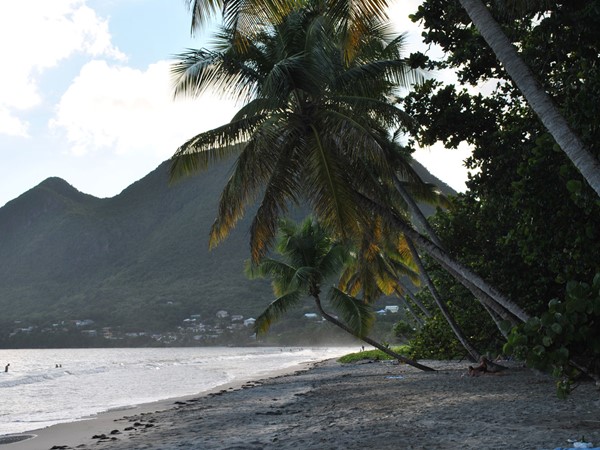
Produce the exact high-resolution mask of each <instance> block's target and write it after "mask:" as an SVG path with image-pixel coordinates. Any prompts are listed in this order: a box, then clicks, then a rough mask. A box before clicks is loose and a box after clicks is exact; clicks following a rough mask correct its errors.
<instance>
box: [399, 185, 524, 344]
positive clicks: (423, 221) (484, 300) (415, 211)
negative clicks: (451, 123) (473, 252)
mask: <svg viewBox="0 0 600 450" xmlns="http://www.w3.org/2000/svg"><path fill="white" fill-rule="evenodd" d="M394 185H395V187H396V190H397V191H398V193H399V194H400V196H401V197H402V199H403V200H404V201H405V202H406V204H407V206H408V209H409V211H410V212H411V214H412V215H413V216H414V217H415V219H416V220H417V222H418V223H419V225H421V226H422V227H423V228H424V230H425V232H426V233H427V235H428V236H429V238H430V239H431V241H432V242H433V243H434V244H435V245H437V246H438V247H439V248H440V249H441V250H444V246H443V245H442V241H441V240H440V238H439V237H438V235H437V233H436V232H435V230H434V229H433V228H432V227H431V225H430V224H429V221H428V220H427V218H426V217H425V215H424V214H423V212H422V211H421V209H420V208H419V205H417V203H416V202H415V201H414V199H413V198H412V196H411V195H410V194H409V193H408V192H407V191H406V189H405V188H404V186H403V185H402V183H401V182H400V180H398V178H397V177H394ZM442 267H443V268H444V270H446V271H447V272H448V273H449V274H450V275H452V276H453V277H454V278H455V279H457V280H458V277H460V274H458V273H457V272H455V271H454V270H452V269H451V268H450V267H448V266H446V265H443V264H442ZM461 284H463V285H464V286H465V287H466V288H467V289H468V290H469V291H471V293H472V294H473V296H475V298H476V299H477V300H479V302H480V303H481V304H482V305H483V307H484V308H486V310H487V311H488V312H489V313H490V315H491V317H492V320H494V323H495V324H496V326H497V327H498V329H499V330H500V333H502V335H503V336H504V335H505V334H506V332H505V331H504V330H503V329H502V328H501V327H500V324H499V322H498V321H497V317H496V316H492V311H493V312H494V313H495V314H496V315H498V316H500V317H502V318H503V319H504V320H508V321H510V322H511V323H512V324H513V325H516V322H515V320H514V316H511V315H509V313H508V311H507V310H506V309H505V308H503V307H502V306H501V305H499V304H498V303H496V301H495V300H494V299H493V298H492V297H490V296H489V295H488V294H486V293H485V292H483V291H482V290H481V289H479V288H477V287H476V286H475V285H474V284H473V283H470V282H469V280H465V279H463V282H462V283H461Z"/></svg>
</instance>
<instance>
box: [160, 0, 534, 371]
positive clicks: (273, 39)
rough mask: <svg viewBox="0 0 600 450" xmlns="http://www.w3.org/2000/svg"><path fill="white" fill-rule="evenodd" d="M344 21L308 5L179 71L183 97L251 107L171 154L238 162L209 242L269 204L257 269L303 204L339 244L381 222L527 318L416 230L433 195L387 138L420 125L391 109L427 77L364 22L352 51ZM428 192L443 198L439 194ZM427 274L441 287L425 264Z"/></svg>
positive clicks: (193, 164) (204, 161) (255, 254)
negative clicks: (281, 222)
mask: <svg viewBox="0 0 600 450" xmlns="http://www.w3.org/2000/svg"><path fill="white" fill-rule="evenodd" d="M346 25H347V22H345V21H344V20H341V19H339V18H338V17H337V16H336V15H335V14H333V15H332V14H330V10H328V9H327V8H326V7H325V6H324V5H323V4H321V3H319V2H306V3H305V4H302V5H301V7H299V8H297V9H293V10H291V11H290V12H289V13H288V14H287V15H284V16H282V17H278V18H277V20H276V21H274V22H273V23H263V24H262V26H261V27H257V28H255V29H254V30H253V34H252V39H251V40H247V41H244V42H243V45H239V41H238V39H239V37H240V35H239V32H238V31H239V30H238V29H237V28H227V26H225V27H224V28H223V31H222V32H221V34H219V36H218V42H219V44H218V45H216V48H218V50H207V49H201V50H198V51H196V50H191V51H188V52H186V53H184V54H181V55H179V62H178V63H176V64H175V65H174V66H173V74H174V77H175V91H176V94H177V95H185V94H191V95H197V94H198V93H201V92H203V91H204V90H205V89H207V88H217V89H218V90H219V91H220V92H221V93H222V94H223V95H224V96H227V95H229V96H234V97H236V98H239V99H240V100H243V101H244V102H246V103H245V106H243V107H242V109H241V110H240V111H239V112H238V113H237V114H236V115H235V116H234V118H233V119H232V121H231V122H230V123H228V124H225V125H223V126H221V127H218V128H215V129H213V130H210V131H207V132H204V133H200V134H198V135H197V136H195V137H193V138H191V139H190V140H188V141H187V142H186V143H184V144H183V145H182V146H181V147H180V148H179V149H178V151H177V152H176V154H175V155H174V156H173V158H172V172H171V173H172V176H173V178H174V179H177V178H178V177H181V176H184V175H188V174H190V173H193V172H195V171H198V170H204V169H206V168H207V167H208V166H209V165H210V164H212V163H213V162H214V161H217V160H219V159H222V158H223V157H226V156H230V155H238V156H237V162H236V164H235V168H234V172H233V174H232V176H231V178H230V179H229V181H228V183H227V185H226V187H225V189H224V191H223V194H222V196H221V200H220V206H219V211H218V214H217V219H216V220H215V224H214V225H213V227H212V230H211V234H210V244H211V246H215V245H217V244H218V243H219V242H221V241H222V240H223V239H224V238H225V237H226V236H227V235H228V233H229V232H230V231H231V229H232V228H233V227H234V226H235V223H236V222H237V221H238V220H239V219H240V218H241V217H242V216H243V215H244V213H245V208H246V207H247V205H249V204H251V203H253V202H254V201H255V200H256V199H257V197H258V198H260V197H262V199H261V200H260V201H259V207H258V210H257V212H256V214H255V216H254V219H253V222H252V227H251V230H250V249H251V257H252V260H253V261H254V262H255V263H256V262H258V261H259V260H260V259H261V258H262V257H263V256H264V255H265V254H266V252H267V251H268V249H269V247H270V246H271V245H272V242H273V240H274V237H275V232H276V222H277V219H278V218H279V217H281V216H282V215H285V214H286V213H287V211H288V208H289V205H290V204H293V203H298V202H300V201H301V200H302V201H306V202H307V203H308V205H309V207H310V209H311V211H312V212H313V213H314V214H315V215H316V217H317V219H318V220H319V221H320V222H321V223H323V224H325V225H326V226H327V227H328V228H329V229H330V231H331V232H332V233H335V235H336V236H339V237H340V239H354V240H355V241H357V240H360V239H362V237H361V236H365V235H366V234H367V233H369V232H370V231H371V230H372V229H373V224H374V223H376V222H377V221H379V222H381V223H383V224H384V227H385V228H386V229H392V228H393V229H395V230H396V231H395V235H399V234H403V235H404V238H405V239H406V241H407V245H408V246H409V247H410V246H412V245H414V246H416V247H418V249H419V251H422V252H425V253H427V254H428V255H430V256H431V257H432V258H434V259H435V260H436V261H438V262H439V263H440V264H442V265H443V266H444V267H445V268H446V269H447V270H448V271H449V272H450V273H451V274H452V275H453V276H454V277H456V278H457V279H458V280H459V282H461V283H463V284H464V285H465V286H467V288H468V289H470V290H471V291H472V292H474V293H476V297H477V298H478V299H479V300H480V301H482V302H483V301H485V302H487V303H488V304H489V305H491V306H488V308H492V309H493V308H495V309H496V311H499V312H497V313H496V314H500V315H503V316H505V317H507V318H508V320H510V319H513V318H515V317H516V318H517V319H516V320H526V319H527V317H528V315H527V313H526V312H525V311H524V310H523V309H522V308H520V307H519V305H517V304H516V303H514V302H512V301H511V300H510V299H508V298H507V297H506V296H505V295H503V294H501V293H500V292H499V291H498V290H497V289H495V288H494V287H493V286H491V285H489V284H488V283H487V282H486V281H485V280H483V279H482V278H481V277H480V276H478V275H477V274H476V273H474V272H473V271H472V270H471V269H469V268H468V267H466V266H464V265H462V264H461V263H460V262H459V261H457V260H455V259H454V258H452V256H451V255H449V254H448V253H446V252H445V251H444V250H443V249H442V248H441V247H440V246H439V245H437V244H435V243H433V242H432V241H430V240H429V239H428V238H427V237H425V236H424V235H422V234H421V233H419V232H418V231H416V230H415V228H413V226H412V225H411V223H410V217H409V215H408V214H407V213H406V205H405V204H403V201H406V197H407V195H408V194H410V195H409V196H415V195H417V196H418V195H424V193H426V192H427V189H426V186H425V185H424V184H423V183H420V184H419V183H418V181H419V180H418V178H416V177H414V173H413V172H412V171H410V170H407V168H408V167H409V165H408V163H407V162H408V160H409V155H408V154H407V153H406V151H405V149H404V148H403V147H400V146H399V145H397V144H396V143H395V142H394V140H393V138H392V136H390V134H389V131H390V130H394V129H396V130H402V129H405V128H406V127H407V125H408V123H409V122H411V119H410V117H408V116H407V115H406V114H404V112H403V111H402V110H401V109H399V108H397V107H396V105H394V103H393V101H394V99H395V98H396V96H397V93H398V87H399V86H401V85H406V83H407V82H409V81H411V80H412V81H418V80H419V79H420V78H419V73H418V72H416V71H414V70H412V69H411V68H410V67H409V65H408V61H406V60H404V59H402V57H401V55H400V50H401V45H402V36H395V37H394V36H393V35H392V34H390V33H389V32H388V31H387V26H386V25H385V24H383V23H381V22H379V21H377V20H372V21H370V22H369V23H368V24H367V23H366V22H365V23H363V24H362V26H361V35H360V39H359V40H358V41H356V42H354V47H353V48H352V50H351V51H349V50H348V47H347V43H348V38H349V33H350V31H349V30H348V29H347V28H346ZM367 25H368V26H367ZM349 55H351V57H350V56H349ZM357 149H359V151H356V150H357ZM267 162H268V163H267ZM356 180H361V181H360V185H359V184H358V183H356ZM415 182H416V183H415ZM415 184H416V188H417V190H415V188H414V185H415ZM428 192H429V194H434V193H435V192H434V191H433V190H432V189H431V188H430V187H429V191H428ZM430 196H431V195H430ZM369 240H370V239H369ZM416 251H417V250H415V249H413V250H412V253H413V258H414V259H415V261H418V260H419V258H418V257H417V258H415V256H416ZM420 273H421V276H422V277H423V279H424V280H425V282H426V284H427V285H428V287H429V289H430V290H431V289H433V285H432V284H431V283H428V282H427V277H426V276H425V272H424V270H423V269H422V268H421V270H420ZM438 298H439V297H438ZM437 306H438V307H439V308H441V309H442V311H443V312H444V317H445V318H446V320H447V321H448V322H449V323H450V324H451V327H452V329H453V331H454V333H455V334H456V335H457V336H458V337H459V340H460V342H461V343H462V344H463V346H465V348H466V349H467V352H468V353H469V354H470V356H471V358H472V359H475V360H476V359H478V356H479V352H478V351H477V350H476V349H475V348H474V347H473V345H472V344H471V343H470V342H469V339H468V337H467V336H466V335H464V333H462V332H461V329H460V327H459V325H458V324H457V323H456V321H454V320H453V319H452V316H451V314H450V313H449V312H448V310H447V308H445V304H444V302H443V301H442V300H439V301H438V302H437Z"/></svg>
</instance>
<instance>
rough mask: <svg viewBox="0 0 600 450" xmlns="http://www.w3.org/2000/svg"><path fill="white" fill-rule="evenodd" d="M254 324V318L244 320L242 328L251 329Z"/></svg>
mask: <svg viewBox="0 0 600 450" xmlns="http://www.w3.org/2000/svg"><path fill="white" fill-rule="evenodd" d="M255 323H256V319H255V318H254V317H250V318H249V319H246V320H244V326H247V327H253V326H254V324H255Z"/></svg>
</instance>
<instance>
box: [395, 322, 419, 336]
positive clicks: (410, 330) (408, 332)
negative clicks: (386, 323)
mask: <svg viewBox="0 0 600 450" xmlns="http://www.w3.org/2000/svg"><path fill="white" fill-rule="evenodd" d="M393 331H394V336H396V337H397V338H403V339H406V338H410V337H412V336H413V335H414V334H415V331H416V329H415V328H414V326H413V325H412V324H411V323H409V322H408V321H405V320H400V321H398V322H396V323H395V324H394V327H393Z"/></svg>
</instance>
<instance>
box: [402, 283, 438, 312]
mask: <svg viewBox="0 0 600 450" xmlns="http://www.w3.org/2000/svg"><path fill="white" fill-rule="evenodd" d="M404 291H405V292H406V295H408V297H409V298H410V299H411V300H412V302H413V303H414V304H415V305H417V306H418V307H419V309H420V310H421V312H422V313H423V314H425V317H433V314H431V311H429V310H428V309H427V306H425V305H424V304H423V302H422V301H421V300H419V299H418V298H417V297H416V296H415V294H413V293H412V292H411V291H410V289H407V288H406V287H404ZM396 295H402V294H401V293H400V292H398V291H397V290H396Z"/></svg>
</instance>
